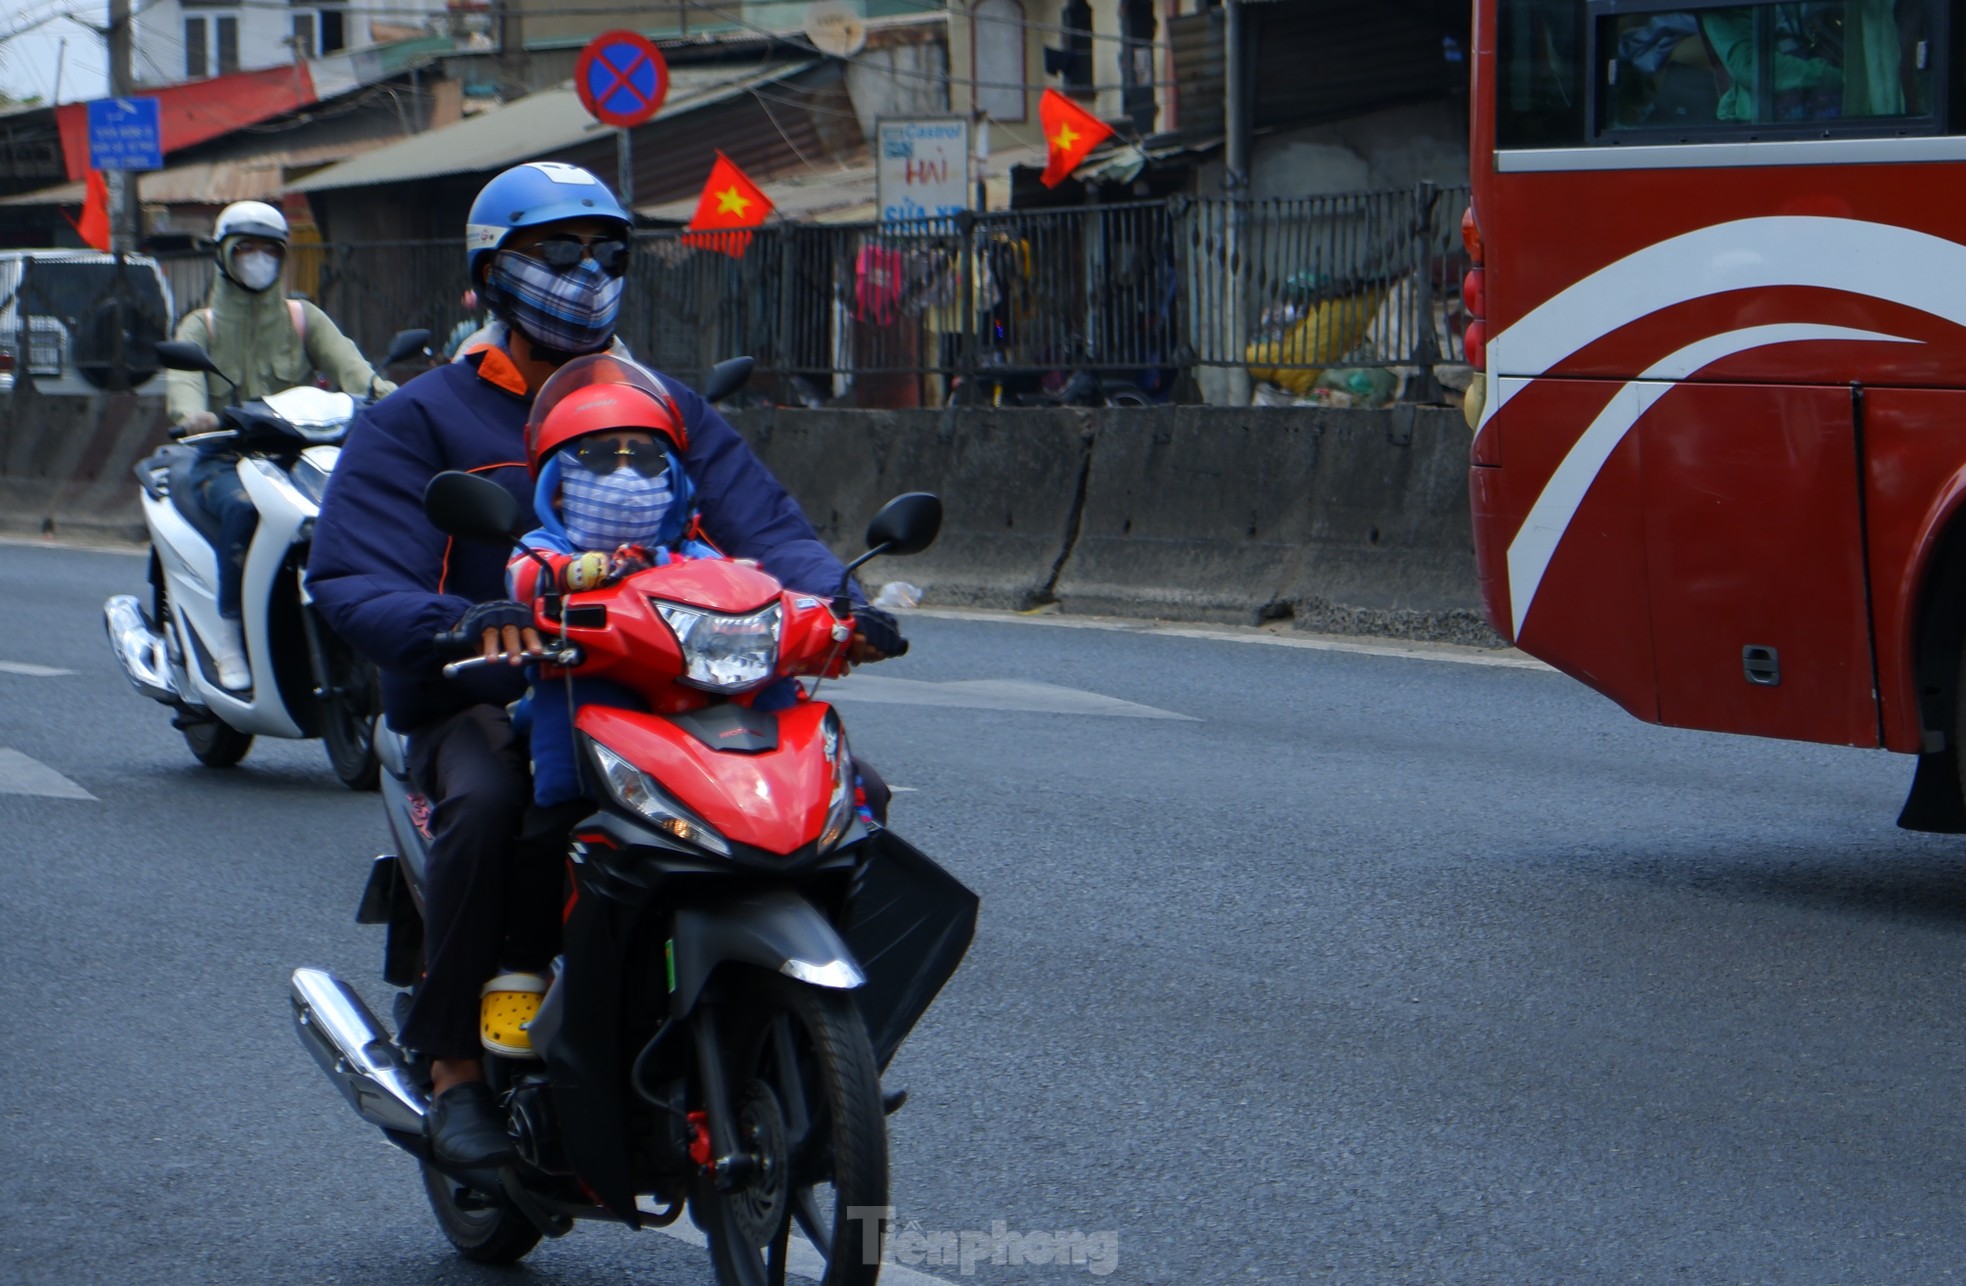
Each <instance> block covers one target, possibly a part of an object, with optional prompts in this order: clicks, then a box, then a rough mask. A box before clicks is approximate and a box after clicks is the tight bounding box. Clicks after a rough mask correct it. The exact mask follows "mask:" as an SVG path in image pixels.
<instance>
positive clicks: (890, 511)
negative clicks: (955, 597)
mask: <svg viewBox="0 0 1966 1286" xmlns="http://www.w3.org/2000/svg"><path fill="white" fill-rule="evenodd" d="M941 531H942V501H941V498H940V497H938V496H935V495H933V494H931V493H929V492H926V491H910V492H908V493H907V494H906V495H900V496H896V497H895V498H894V499H892V500H890V501H888V502H887V503H886V504H884V505H882V506H881V511H880V512H879V513H877V514H875V515H874V520H873V521H872V522H870V523H868V524H867V552H866V553H864V554H862V555H860V557H858V558H856V559H854V560H853V561H852V562H850V563H848V564H847V565H846V574H845V575H843V576H841V577H840V592H839V593H838V594H837V595H835V596H834V599H833V611H834V614H835V615H836V616H842V617H843V616H845V615H846V612H847V606H846V603H847V585H848V583H849V582H851V581H852V579H853V573H854V572H855V571H857V570H859V568H860V566H861V565H862V564H863V563H866V562H867V561H868V560H870V559H873V558H878V557H879V556H880V555H882V554H919V553H921V552H922V550H924V549H927V548H928V547H929V546H930V545H932V544H934V543H935V537H936V536H937V535H938V534H940V532H941Z"/></svg>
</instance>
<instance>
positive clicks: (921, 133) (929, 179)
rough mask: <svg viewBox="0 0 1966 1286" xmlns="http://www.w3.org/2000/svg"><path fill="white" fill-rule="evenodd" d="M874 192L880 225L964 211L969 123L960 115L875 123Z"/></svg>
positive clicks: (967, 195) (970, 190)
mask: <svg viewBox="0 0 1966 1286" xmlns="http://www.w3.org/2000/svg"><path fill="white" fill-rule="evenodd" d="M874 194H875V200H876V201H877V202H878V203H879V205H880V211H881V213H880V220H881V222H882V223H900V222H904V221H907V220H911V219H946V218H949V217H951V216H953V215H956V214H960V213H961V212H962V211H964V210H967V209H969V208H970V201H971V198H972V197H973V195H974V189H973V188H972V187H971V185H970V181H969V122H968V121H967V120H965V119H963V118H962V117H960V116H935V117H928V118H925V119H917V120H883V121H878V122H876V123H875V125H874Z"/></svg>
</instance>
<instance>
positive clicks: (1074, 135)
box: [1038, 89, 1113, 188]
mask: <svg viewBox="0 0 1966 1286" xmlns="http://www.w3.org/2000/svg"><path fill="white" fill-rule="evenodd" d="M1038 123H1039V124H1041V125H1042V126H1044V143H1045V148H1046V150H1047V152H1048V155H1047V157H1046V160H1045V167H1044V174H1043V175H1042V176H1041V178H1040V182H1042V183H1043V184H1044V185H1045V186H1046V187H1048V188H1055V187H1057V186H1058V185H1059V184H1060V183H1063V182H1064V181H1065V180H1066V179H1067V178H1068V177H1070V175H1071V173H1072V171H1073V170H1076V169H1077V168H1079V162H1081V161H1083V160H1085V158H1086V157H1087V155H1089V154H1090V153H1091V151H1092V149H1093V148H1095V147H1097V146H1099V145H1100V144H1101V143H1103V142H1105V141H1106V139H1107V138H1109V137H1110V136H1111V135H1112V132H1113V127H1112V126H1110V125H1108V124H1106V122H1104V121H1102V120H1100V119H1099V118H1098V117H1097V116H1094V115H1093V114H1092V113H1091V112H1088V111H1087V110H1085V108H1083V107H1080V106H1079V105H1078V104H1077V103H1075V102H1073V101H1072V100H1071V99H1069V98H1067V97H1065V96H1064V95H1063V94H1061V93H1059V92H1058V91H1057V90H1055V89H1047V90H1045V91H1044V97H1042V98H1040V99H1039V100H1038Z"/></svg>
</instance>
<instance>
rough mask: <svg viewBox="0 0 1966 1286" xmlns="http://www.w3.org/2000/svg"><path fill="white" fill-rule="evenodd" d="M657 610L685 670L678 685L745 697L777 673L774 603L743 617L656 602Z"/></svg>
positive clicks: (777, 614)
mask: <svg viewBox="0 0 1966 1286" xmlns="http://www.w3.org/2000/svg"><path fill="white" fill-rule="evenodd" d="M655 610H656V611H657V612H659V613H660V614H661V616H662V622H663V624H665V625H667V626H668V627H669V632H670V633H671V634H674V635H675V636H676V645H677V646H678V647H680V648H681V649H682V653H683V665H684V667H685V669H684V672H683V675H682V679H681V681H682V682H684V683H687V684H689V685H690V686H691V687H693V688H702V689H703V690H705V691H706V692H748V691H750V690H751V689H752V688H755V687H758V686H760V685H761V684H764V683H767V682H769V681H770V680H771V677H772V674H773V673H774V672H775V671H776V670H777V668H778V634H779V628H780V625H781V623H782V613H781V612H780V611H779V607H778V604H777V603H773V604H771V605H770V606H768V607H764V608H761V609H759V610H758V611H755V612H750V613H747V614H746V615H743V616H724V615H721V614H720V613H717V612H700V611H698V610H696V609H695V608H693V607H679V606H677V605H676V604H674V603H664V602H661V601H659V600H658V601H657V602H656V604H655Z"/></svg>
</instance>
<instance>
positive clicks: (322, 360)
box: [165, 201, 396, 690]
mask: <svg viewBox="0 0 1966 1286" xmlns="http://www.w3.org/2000/svg"><path fill="white" fill-rule="evenodd" d="M287 235H288V234H287V220H286V216H285V215H282V214H281V213H280V212H279V211H278V210H276V209H274V208H273V207H272V206H270V205H267V204H266V203H265V202H263V201H236V202H234V203H233V204H231V205H228V206H226V207H225V209H223V210H221V211H219V215H218V221H217V223H216V224H214V225H213V228H212V239H213V241H214V242H215V243H216V247H217V248H216V251H215V253H216V255H217V257H218V268H219V271H218V275H217V276H216V277H214V278H213V279H212V292H211V295H210V297H209V298H208V299H207V301H206V304H205V307H203V308H199V309H195V310H193V311H192V312H189V313H187V314H185V316H184V320H182V321H180V322H179V323H178V328H177V335H176V338H178V339H180V340H185V341H188V342H190V343H193V344H196V345H198V346H199V347H200V348H202V349H204V350H205V351H206V352H207V353H210V354H211V356H212V361H213V363H214V364H215V365H216V366H217V367H218V369H219V371H220V372H221V373H222V374H223V375H224V376H226V377H229V379H233V380H237V381H239V384H238V388H237V390H236V392H235V390H234V388H233V386H232V384H231V383H229V382H228V379H226V378H221V377H220V376H219V375H213V374H208V373H204V372H200V371H178V370H174V371H172V372H171V373H170V378H169V380H168V381H167V383H166V392H165V409H166V411H167V412H168V413H169V415H170V419H171V423H173V424H176V425H179V426H181V428H182V429H183V430H184V432H186V433H188V434H196V433H205V432H209V431H210V430H212V429H215V428H217V427H218V415H217V411H218V410H219V408H221V407H223V406H225V405H227V404H228V403H230V402H232V401H233V400H234V399H235V397H236V399H238V400H240V401H250V400H251V399H254V398H261V397H265V396H266V395H267V394H269V393H277V392H279V391H280V390H282V389H287V388H292V387H294V386H295V385H297V384H307V383H311V382H312V381H313V379H314V372H316V371H321V372H323V373H324V374H326V375H327V376H328V377H329V378H330V379H332V380H333V381H334V382H335V387H336V388H339V389H342V390H343V391H345V392H350V393H353V394H355V395H356V396H357V397H360V396H362V395H363V394H364V393H367V392H369V391H371V388H372V389H373V392H374V395H375V396H377V397H380V396H382V395H383V394H385V393H390V392H393V391H395V388H396V386H395V385H394V384H391V383H390V382H389V381H388V380H379V379H376V377H375V371H374V370H373V369H371V368H370V366H369V363H368V361H367V360H366V359H365V358H364V357H363V356H362V352H361V350H360V349H358V348H357V347H355V344H354V342H353V341H351V340H350V339H348V337H347V336H345V335H343V334H342V333H341V331H340V330H339V329H337V328H336V326H335V324H334V322H333V321H332V320H331V319H330V318H329V317H328V315H327V314H326V313H324V312H322V311H321V310H320V309H319V308H317V307H315V306H314V305H313V304H311V303H308V302H306V301H305V300H299V299H293V300H290V299H288V298H287V297H286V296H285V294H284V293H282V292H281V291H279V290H277V289H275V287H276V286H277V285H278V283H279V281H280V276H281V271H282V268H283V266H284V264H285V262H286V255H287ZM237 465H238V456H237V455H236V454H235V453H234V452H233V451H232V450H231V449H230V447H229V445H221V446H219V447H215V448H214V447H207V448H204V449H202V450H201V453H200V458H199V460H198V463H197V465H196V466H195V467H194V469H193V471H192V484H193V495H195V496H196V497H197V500H198V504H199V507H200V508H202V509H204V510H205V511H206V512H207V513H209V514H211V515H212V517H213V518H215V519H216V520H217V521H218V524H219V530H220V535H221V539H220V543H219V549H218V555H219V562H218V610H219V615H220V617H221V618H222V619H223V620H224V621H225V622H226V624H227V625H229V626H230V627H231V628H230V631H229V637H228V636H218V635H215V636H214V637H212V638H211V639H209V640H207V641H208V642H209V643H210V644H211V646H212V650H213V655H212V660H213V662H214V664H215V665H216V667H217V669H218V680H219V682H220V683H222V684H224V685H225V686H226V687H228V688H232V689H234V690H241V689H245V688H249V687H251V686H252V670H251V668H250V667H249V666H248V665H247V664H246V642H245V637H244V635H243V633H242V632H241V630H240V627H239V619H240V612H241V604H240V601H239V593H240V582H241V580H242V579H243V576H244V569H245V561H246V549H247V547H248V546H250V545H251V544H252V539H253V529H254V528H255V527H256V526H257V525H258V522H259V514H258V511H257V510H255V509H254V508H253V502H252V500H251V499H250V498H249V497H248V496H247V495H246V488H245V486H244V484H242V483H241V482H240V481H239V471H238V468H237Z"/></svg>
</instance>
